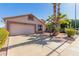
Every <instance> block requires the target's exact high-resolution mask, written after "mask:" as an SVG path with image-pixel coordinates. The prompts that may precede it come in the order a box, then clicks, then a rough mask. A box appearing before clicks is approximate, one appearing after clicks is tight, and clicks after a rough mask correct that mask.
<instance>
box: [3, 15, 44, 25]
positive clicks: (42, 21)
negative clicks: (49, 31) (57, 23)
mask: <svg viewBox="0 0 79 59" xmlns="http://www.w3.org/2000/svg"><path fill="white" fill-rule="evenodd" d="M24 16H33V17H35V18H36V19H38V18H37V17H36V16H34V15H33V14H27V15H19V16H12V17H5V18H3V20H4V21H5V20H8V19H12V18H18V17H24ZM38 21H40V22H41V23H43V24H44V25H45V21H44V20H43V19H41V20H39V19H38Z"/></svg>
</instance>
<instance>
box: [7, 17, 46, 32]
mask: <svg viewBox="0 0 79 59" xmlns="http://www.w3.org/2000/svg"><path fill="white" fill-rule="evenodd" d="M7 20H8V21H14V22H20V23H29V24H36V32H38V24H41V25H42V26H43V31H45V29H46V27H45V25H44V24H43V23H41V22H40V21H39V20H38V19H37V18H35V17H34V20H33V21H32V20H29V19H28V16H22V17H17V18H11V19H7Z"/></svg>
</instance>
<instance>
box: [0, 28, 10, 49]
mask: <svg viewBox="0 0 79 59" xmlns="http://www.w3.org/2000/svg"><path fill="white" fill-rule="evenodd" d="M8 35H9V32H8V31H7V30H6V29H4V28H0V48H2V47H3V45H4V44H5V42H6V40H7V38H8Z"/></svg>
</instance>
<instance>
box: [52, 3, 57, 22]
mask: <svg viewBox="0 0 79 59" xmlns="http://www.w3.org/2000/svg"><path fill="white" fill-rule="evenodd" d="M56 5H57V4H56V3H53V9H54V11H53V12H54V22H55V21H56Z"/></svg>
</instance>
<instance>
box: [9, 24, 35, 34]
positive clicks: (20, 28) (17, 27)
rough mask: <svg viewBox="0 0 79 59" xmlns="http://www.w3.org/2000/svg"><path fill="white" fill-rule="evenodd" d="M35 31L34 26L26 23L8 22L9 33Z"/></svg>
mask: <svg viewBox="0 0 79 59" xmlns="http://www.w3.org/2000/svg"><path fill="white" fill-rule="evenodd" d="M30 33H35V26H34V25H28V24H26V25H25V24H10V35H22V34H30Z"/></svg>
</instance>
